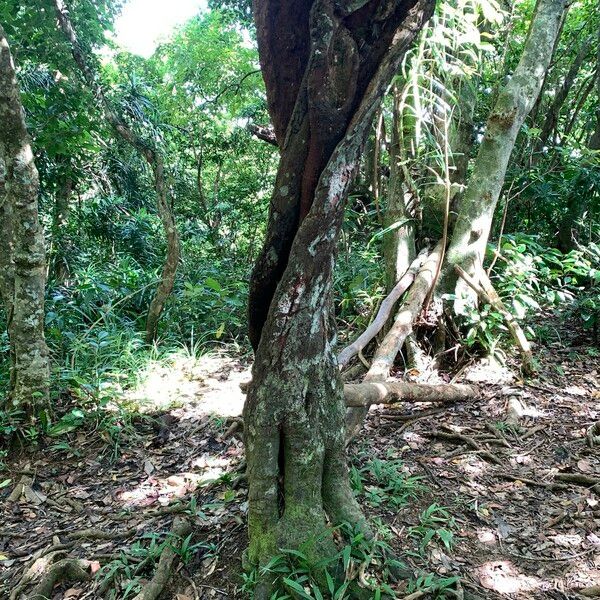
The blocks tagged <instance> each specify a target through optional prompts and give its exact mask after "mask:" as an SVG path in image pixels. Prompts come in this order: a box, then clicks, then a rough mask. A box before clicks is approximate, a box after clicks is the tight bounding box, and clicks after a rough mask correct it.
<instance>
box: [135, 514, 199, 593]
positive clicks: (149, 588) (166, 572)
mask: <svg viewBox="0 0 600 600" xmlns="http://www.w3.org/2000/svg"><path fill="white" fill-rule="evenodd" d="M191 531H192V526H191V525H190V523H189V521H188V520H187V519H184V518H182V517H176V518H175V520H174V521H173V526H172V528H171V536H172V538H173V539H174V540H177V542H174V543H180V541H181V540H183V539H185V538H186V537H187V536H188V535H189V534H190V533H191ZM177 556H178V554H177V551H176V550H175V549H174V548H173V546H172V545H171V544H165V546H164V549H163V551H162V553H161V555H160V559H159V561H158V565H157V567H156V571H155V572H154V576H153V577H152V579H151V580H150V581H149V582H148V583H147V584H146V585H145V586H144V587H143V588H142V591H141V592H140V593H139V594H137V596H135V598H134V600H156V598H158V597H159V596H160V594H161V593H162V591H163V590H164V588H165V586H166V585H167V582H168V581H169V579H170V577H171V574H172V570H173V563H174V562H175V559H176V558H177Z"/></svg>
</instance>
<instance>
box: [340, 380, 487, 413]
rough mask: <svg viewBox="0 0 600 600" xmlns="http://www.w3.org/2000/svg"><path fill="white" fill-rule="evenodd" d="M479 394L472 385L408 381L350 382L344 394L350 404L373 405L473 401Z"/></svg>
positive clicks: (356, 405)
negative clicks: (429, 383) (428, 383)
mask: <svg viewBox="0 0 600 600" xmlns="http://www.w3.org/2000/svg"><path fill="white" fill-rule="evenodd" d="M476 395H477V388H475V387H473V386H470V385H460V384H440V385H427V384H422V383H408V382H406V381H398V382H386V383H375V382H373V383H347V384H346V385H344V396H345V398H346V406H348V407H365V406H366V407H369V406H371V405H372V404H394V403H396V402H439V403H443V404H444V403H450V402H460V401H463V400H470V399H472V398H475V396H476Z"/></svg>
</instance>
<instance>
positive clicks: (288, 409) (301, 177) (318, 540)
mask: <svg viewBox="0 0 600 600" xmlns="http://www.w3.org/2000/svg"><path fill="white" fill-rule="evenodd" d="M351 4H352V5H351V6H348V5H344V6H342V3H339V4H338V3H336V2H334V1H333V0H314V2H298V1H295V2H292V1H289V2H285V1H284V2H281V1H277V2H275V1H269V0H257V1H256V2H255V18H256V23H257V29H258V40H259V51H260V54H261V62H262V64H263V68H264V69H265V82H266V84H267V93H268V97H269V105H270V108H271V113H272V120H273V123H274V126H275V132H276V135H277V137H278V140H279V141H280V147H281V148H282V157H281V162H280V167H279V172H278V176H277V180H276V187H275V191H274V196H273V201H272V206H271V214H270V219H269V233H268V235H267V245H266V248H265V250H264V251H263V255H262V257H261V258H260V259H259V262H258V265H257V268H256V270H255V273H254V277H253V291H252V296H251V299H250V317H251V323H250V327H251V337H252V341H253V344H254V345H255V346H257V351H256V359H255V362H254V367H253V379H252V383H251V384H250V386H249V389H248V397H247V400H246V404H245V406H244V431H245V436H246V440H245V441H246V453H247V464H248V481H249V518H248V526H249V537H250V546H249V551H248V558H249V561H250V562H251V563H253V564H265V562H266V561H268V560H269V559H270V558H271V557H272V556H273V554H275V553H276V552H277V550H278V548H282V547H287V548H290V547H292V548H294V547H296V548H297V547H299V546H300V545H301V544H302V550H303V552H304V553H305V554H307V555H308V556H309V558H310V559H313V560H317V559H319V558H321V557H323V556H332V555H333V554H334V552H335V548H334V544H333V538H332V535H331V531H329V532H328V530H327V527H326V523H327V519H329V520H330V522H332V523H340V522H342V521H350V522H351V523H354V524H361V523H362V524H365V521H364V517H363V516H362V513H361V511H360V510H359V508H358V505H357V504H356V501H355V499H354V496H353V494H352V491H351V489H350V486H349V482H348V474H347V467H346V457H345V449H344V413H345V404H344V397H343V386H342V382H341V379H340V376H339V371H338V368H337V364H336V361H335V355H334V352H333V344H334V339H335V330H334V325H333V323H334V320H333V314H332V298H331V295H332V294H331V287H332V271H333V266H334V253H335V248H336V244H337V239H338V235H339V231H340V227H341V222H342V218H343V210H344V203H345V199H346V196H347V192H348V188H349V186H350V184H351V183H352V180H353V178H354V176H355V174H356V170H357V168H358V163H359V157H360V154H361V151H362V148H363V146H364V142H365V139H366V137H367V133H368V129H369V126H370V123H371V122H372V119H373V116H374V113H375V111H376V109H377V106H378V103H379V100H380V98H381V96H382V94H383V92H384V91H385V88H386V87H387V85H388V84H389V82H390V80H391V78H392V76H393V74H394V73H395V72H396V69H397V68H398V66H399V63H400V60H401V58H402V56H403V54H404V52H405V51H406V49H407V47H408V46H409V44H410V43H411V42H412V40H413V38H414V36H415V35H416V33H417V32H418V30H419V28H420V27H421V25H422V23H423V20H424V19H425V18H427V17H428V16H429V15H430V13H431V10H432V4H431V3H429V2H427V1H423V2H416V3H411V2H406V3H405V2H399V1H385V0H381V1H371V2H358V3H357V2H355V3H351ZM286 11H287V12H286ZM309 36H310V47H309V46H308V39H309ZM282 40H288V42H287V43H285V44H283V47H282V43H283V42H282ZM290 55H291V56H293V57H294V60H293V61H291V59H290ZM290 61H291V62H292V63H293V68H289V69H288V66H289V63H290ZM290 78H292V79H293V80H290ZM293 89H295V90H297V95H296V98H295V104H294V98H293V97H292V95H291V92H290V90H293ZM290 104H294V107H293V109H292V107H291V106H290ZM303 217H304V218H303ZM300 221H302V225H301V226H300V227H299V229H298V231H297V232H296V228H297V226H298V223H299V222H300ZM282 232H283V233H282ZM292 240H293V242H292ZM284 242H285V243H284ZM286 244H287V249H286V248H285V246H286ZM265 261H266V262H265ZM277 271H278V272H279V273H280V275H279V276H278V277H275V278H273V273H275V272H277ZM279 277H281V280H280V281H279V284H278V285H277V279H279ZM259 284H260V285H259ZM261 286H266V287H267V288H269V289H268V290H266V291H265V290H263V289H262V287H261ZM275 288H276V289H275ZM273 292H274V297H273V298H272V300H271V297H272V296H273ZM258 301H261V302H263V303H265V304H266V306H263V307H262V313H259V312H257V308H258V306H257V302H258ZM365 526H366V525H365ZM268 594H269V589H268V585H264V586H262V585H259V587H258V589H257V592H256V597H257V598H263V597H269V596H268Z"/></svg>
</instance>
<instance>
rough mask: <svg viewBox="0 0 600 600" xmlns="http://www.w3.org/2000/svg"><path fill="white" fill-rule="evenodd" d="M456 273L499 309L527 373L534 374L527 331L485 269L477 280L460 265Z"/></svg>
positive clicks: (455, 266) (483, 298)
mask: <svg viewBox="0 0 600 600" xmlns="http://www.w3.org/2000/svg"><path fill="white" fill-rule="evenodd" d="M454 269H455V271H456V273H457V274H458V275H459V276H460V277H461V278H462V279H464V281H465V282H466V283H467V285H468V286H469V287H470V288H471V289H472V290H473V291H474V292H475V293H476V294H477V295H478V296H479V297H480V298H481V299H482V300H483V301H484V302H487V303H488V304H489V305H490V306H492V307H493V308H494V309H495V310H497V311H498V312H499V313H500V314H501V315H502V318H503V319H504V320H505V321H506V326H507V327H508V330H509V331H510V333H511V335H512V337H513V339H514V341H515V344H516V345H517V347H518V348H519V351H520V352H521V360H522V369H523V373H524V374H525V375H533V374H534V373H535V368H534V366H533V353H532V352H531V345H530V344H529V340H528V339H527V338H526V337H525V333H524V331H523V329H521V326H520V325H519V323H518V322H517V320H516V319H515V318H514V316H513V315H512V314H511V313H510V312H509V311H508V309H507V308H506V306H504V302H502V300H501V299H500V296H498V293H497V292H496V290H495V289H494V287H493V286H492V282H491V281H490V280H489V279H488V276H487V275H486V274H485V271H483V269H480V270H479V274H478V275H479V281H476V280H475V279H474V278H473V277H471V275H469V274H468V273H467V272H466V271H465V270H464V269H462V268H461V267H460V266H459V265H454Z"/></svg>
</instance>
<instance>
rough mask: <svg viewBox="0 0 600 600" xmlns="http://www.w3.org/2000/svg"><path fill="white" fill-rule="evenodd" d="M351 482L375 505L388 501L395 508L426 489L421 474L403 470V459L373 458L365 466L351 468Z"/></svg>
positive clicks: (354, 487) (358, 492) (353, 487)
mask: <svg viewBox="0 0 600 600" xmlns="http://www.w3.org/2000/svg"><path fill="white" fill-rule="evenodd" d="M350 484H351V486H352V489H353V490H354V491H355V492H356V493H357V494H363V495H364V497H365V499H366V501H367V502H368V503H369V504H371V505H372V506H382V505H384V504H389V505H390V506H392V507H393V508H400V507H402V506H405V505H406V504H407V503H408V501H409V500H411V499H413V498H416V497H417V496H418V494H419V493H421V492H423V491H424V490H425V486H424V485H423V484H422V483H421V477H419V476H414V475H408V474H407V473H406V472H404V471H403V463H402V461H400V460H397V459H392V460H381V459H379V458H374V459H372V460H369V461H367V463H366V464H365V466H364V467H362V468H361V469H358V468H357V467H355V466H352V467H351V469H350Z"/></svg>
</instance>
